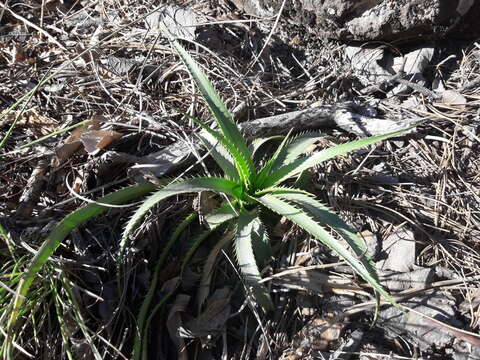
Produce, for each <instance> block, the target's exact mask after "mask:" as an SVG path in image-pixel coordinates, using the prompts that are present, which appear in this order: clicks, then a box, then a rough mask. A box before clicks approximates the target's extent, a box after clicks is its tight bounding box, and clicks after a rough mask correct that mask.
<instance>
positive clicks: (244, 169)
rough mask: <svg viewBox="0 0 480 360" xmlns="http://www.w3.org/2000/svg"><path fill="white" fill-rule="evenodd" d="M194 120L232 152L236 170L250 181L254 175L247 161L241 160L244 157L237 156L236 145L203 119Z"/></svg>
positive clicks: (243, 178)
mask: <svg viewBox="0 0 480 360" xmlns="http://www.w3.org/2000/svg"><path fill="white" fill-rule="evenodd" d="M193 121H194V122H195V123H197V124H198V125H200V126H201V127H202V129H203V130H205V131H206V132H207V133H208V134H209V135H210V136H212V137H213V138H214V139H215V140H217V141H218V142H219V143H220V144H221V145H222V146H223V147H224V148H225V149H226V150H227V151H228V152H229V153H230V155H232V158H233V161H234V162H235V165H236V172H237V173H238V175H239V176H240V178H241V179H242V181H244V182H249V181H250V180H249V179H250V177H252V176H253V175H252V173H251V172H250V170H249V169H248V167H247V166H246V165H245V163H244V162H243V161H241V158H242V157H241V156H235V154H236V152H237V149H236V148H235V146H234V145H233V144H231V143H230V142H228V141H227V140H226V139H225V137H224V136H222V135H221V134H219V133H218V132H217V131H215V130H213V129H211V128H210V127H208V126H207V125H205V124H204V123H202V122H201V121H199V120H197V119H193ZM239 159H240V161H239ZM219 166H221V164H220V163H219Z"/></svg>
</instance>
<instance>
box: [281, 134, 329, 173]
mask: <svg viewBox="0 0 480 360" xmlns="http://www.w3.org/2000/svg"><path fill="white" fill-rule="evenodd" d="M320 138H321V136H320V134H318V133H313V132H307V133H303V134H299V135H297V136H296V137H294V138H292V139H291V140H290V141H289V143H288V145H287V147H286V149H285V157H284V158H283V159H279V160H282V161H281V162H278V163H277V164H275V166H274V167H273V168H272V171H274V170H277V169H279V168H281V167H282V166H285V165H287V164H289V163H291V162H292V161H294V160H296V159H297V158H298V157H299V156H300V155H302V154H303V153H304V151H305V150H306V149H307V148H308V147H309V146H310V145H313V144H315V142H317V141H318V140H319V139H320Z"/></svg>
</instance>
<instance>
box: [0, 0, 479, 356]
mask: <svg viewBox="0 0 480 360" xmlns="http://www.w3.org/2000/svg"><path fill="white" fill-rule="evenodd" d="M158 6H159V5H158V4H157V5H153V4H149V3H144V2H133V1H129V0H126V1H123V2H120V1H118V2H116V1H110V0H107V1H102V2H90V1H75V2H73V1H63V2H62V1H56V0H52V1H43V2H42V1H24V2H20V1H15V0H12V1H9V2H8V3H7V4H4V3H0V9H1V10H0V38H1V41H0V111H1V112H2V115H1V119H0V138H1V140H0V141H1V143H0V144H1V145H0V182H1V186H0V192H1V195H2V196H1V198H0V224H1V225H2V227H3V228H4V231H3V232H2V234H1V236H0V239H1V242H0V268H1V269H2V270H1V272H0V282H1V283H0V284H3V285H5V284H6V285H8V286H7V287H13V288H15V286H16V282H15V281H13V282H12V283H10V282H9V279H10V278H14V274H19V273H20V274H21V272H22V271H25V269H26V266H27V264H28V262H29V261H30V259H31V258H32V257H33V254H35V252H36V249H38V248H39V247H40V246H41V244H42V242H43V240H44V239H45V237H46V235H47V234H48V232H49V230H50V229H51V228H52V226H54V225H55V224H56V223H57V222H59V221H61V220H62V219H63V218H64V217H65V216H66V215H67V214H68V213H69V212H71V211H73V210H75V209H78V208H79V207H80V206H82V205H84V204H85V203H86V201H92V200H95V199H98V198H99V197H101V196H102V195H105V194H108V193H109V192H110V191H112V190H115V189H118V188H120V187H123V186H126V185H128V184H132V183H134V182H136V181H149V179H148V178H147V175H148V174H147V175H145V174H144V178H143V179H139V178H138V176H133V175H132V174H133V172H132V166H134V165H135V164H138V163H142V162H143V163H145V161H146V160H145V159H149V158H148V155H150V154H153V153H157V152H159V151H162V150H165V149H168V147H169V146H170V145H172V144H174V143H176V142H178V141H190V142H192V141H193V139H194V134H195V133H196V132H197V131H198V128H197V127H196V126H195V125H194V124H193V123H192V122H191V121H190V120H189V119H188V118H187V117H185V116H183V115H182V114H183V113H187V114H190V115H191V116H195V117H197V118H199V119H202V120H204V121H206V122H209V121H210V115H209V113H208V109H207V107H206V105H205V104H204V102H203V100H202V99H201V98H200V96H199V94H198V92H197V90H196V89H195V87H194V85H193V83H192V81H191V79H190V78H189V75H188V73H187V72H186V71H185V69H184V68H183V66H182V65H181V62H180V60H179V58H178V57H177V55H176V54H175V52H174V51H173V50H172V49H171V48H170V46H169V43H168V41H166V39H165V38H163V37H162V36H161V33H160V32H159V30H158V27H157V26H156V25H155V24H156V23H158V21H159V20H158V19H159V16H161V15H158V14H159V10H158ZM168 6H174V5H172V3H171V2H169V5H168ZM175 6H180V7H182V8H183V9H187V10H182V11H184V13H180V14H178V13H177V16H180V18H177V20H178V19H181V20H178V21H179V22H180V23H181V25H178V24H177V25H175V24H173V25H172V24H170V26H171V28H170V30H171V31H172V32H174V33H175V34H176V35H178V36H180V37H181V38H183V39H184V40H183V41H182V43H183V44H184V46H185V47H186V48H187V49H188V50H189V52H190V54H191V55H192V56H193V57H194V58H195V59H196V60H197V61H198V62H199V63H200V64H201V66H202V68H203V70H204V71H205V72H206V74H207V76H208V77H209V78H210V80H211V81H212V82H213V83H214V85H215V87H216V89H217V91H218V92H219V94H220V96H221V97H222V99H224V101H225V103H226V105H227V107H228V108H229V109H232V110H234V111H235V114H237V119H238V121H240V122H248V121H252V120H254V119H258V118H265V117H269V116H273V115H277V114H284V113H289V112H293V111H296V110H303V109H309V108H313V107H315V106H318V105H335V104H338V103H345V102H352V103H354V104H355V106H356V108H357V109H359V110H358V111H362V112H363V113H364V114H368V115H369V116H370V117H371V118H372V119H377V120H378V119H389V120H394V121H398V122H402V121H407V120H409V119H417V120H418V119H421V120H422V122H421V123H420V124H419V125H418V126H417V127H416V128H415V129H414V130H412V131H411V132H409V133H408V134H406V135H404V136H402V137H399V138H395V139H393V140H387V141H384V142H382V143H381V144H379V145H378V146H375V147H373V148H368V149H366V150H362V151H356V152H354V153H352V154H350V155H349V156H344V157H340V158H337V159H335V160H332V161H328V162H326V163H324V164H323V165H322V166H319V167H317V168H315V170H314V171H313V172H312V173H311V176H310V178H309V179H308V181H307V186H308V188H309V189H310V190H311V191H313V192H315V194H316V195H317V196H318V198H319V199H320V200H322V201H323V202H324V203H326V204H328V205H329V207H330V208H332V209H333V210H335V211H336V212H338V213H339V214H340V215H341V216H342V218H343V219H345V220H346V221H347V222H348V223H349V224H351V225H352V226H354V227H355V228H356V229H357V230H358V232H359V233H360V234H361V235H362V237H363V238H364V239H365V241H366V242H367V244H368V245H369V248H370V250H371V252H372V255H373V256H374V257H375V259H376V261H377V266H378V267H379V268H381V270H382V271H381V275H382V276H383V280H382V281H383V284H384V285H385V286H386V287H387V288H388V289H389V290H390V291H391V292H392V293H393V294H395V295H396V296H397V297H398V299H399V301H402V303H403V304H405V306H408V307H410V308H412V309H413V310H414V311H412V312H410V313H408V314H404V313H402V312H401V311H399V310H398V309H395V308H393V307H391V306H388V305H385V306H383V307H382V310H381V311H380V313H379V314H378V319H377V321H374V317H375V315H374V309H375V307H374V306H373V304H374V303H372V301H371V300H372V299H371V298H372V296H371V291H370V289H369V288H368V286H366V285H365V284H363V282H362V281H361V280H360V279H358V278H357V277H356V276H355V275H354V274H353V272H352V271H351V270H350V269H349V268H348V267H346V266H345V264H342V263H339V262H338V258H337V257H336V256H335V255H334V254H333V253H331V252H330V251H328V250H327V249H326V248H325V247H324V246H323V245H321V244H320V243H319V242H318V241H316V240H315V239H312V238H311V237H309V236H307V235H306V234H304V233H303V232H301V231H300V230H299V229H298V228H296V227H295V226H292V225H291V224H290V223H288V222H287V221H283V220H282V221H280V222H279V223H278V224H276V225H275V231H274V232H273V233H272V234H270V236H271V241H272V244H273V248H274V250H275V254H274V256H273V257H272V259H271V261H269V262H268V263H267V264H265V267H264V269H263V273H262V275H263V276H264V278H266V282H265V283H266V284H268V286H269V288H270V290H271V293H272V297H273V300H274V303H275V308H276V310H275V311H274V312H273V313H269V314H265V313H263V312H262V311H260V310H259V308H258V307H256V306H255V304H254V303H252V301H249V299H246V298H245V294H244V291H243V286H242V282H241V281H240V279H239V276H238V274H237V272H236V271H235V266H234V265H233V264H234V262H235V259H233V257H232V255H231V253H230V251H229V247H228V246H227V247H225V248H223V250H222V249H221V248H220V249H218V256H217V257H216V258H215V257H213V258H212V257H211V256H210V255H211V254H212V249H214V248H215V245H216V244H217V243H218V242H219V237H220V234H217V235H218V236H216V237H215V236H211V237H209V238H208V239H207V240H206V241H205V242H204V243H202V245H201V246H200V247H199V248H198V249H196V252H195V253H194V255H193V256H192V258H191V259H190V261H189V263H188V264H187V265H186V266H183V265H182V264H181V261H182V259H183V256H184V254H185V253H187V252H188V251H189V249H191V247H192V244H193V241H194V240H193V239H194V237H195V235H196V234H197V233H198V232H200V227H199V226H200V225H198V226H192V227H191V228H189V229H188V230H187V231H186V232H185V233H184V234H183V235H182V236H181V238H180V241H179V242H178V243H177V245H176V246H175V247H174V249H173V250H172V251H171V252H170V253H169V258H168V262H167V266H166V267H165V268H162V269H161V271H160V272H159V273H155V272H154V271H155V264H156V262H157V260H158V258H159V256H160V253H161V250H162V248H163V246H164V245H165V243H166V241H167V239H168V237H169V236H170V234H171V233H172V231H173V230H174V229H175V227H176V225H177V224H178V222H179V221H180V220H181V219H183V218H184V217H185V216H187V214H188V213H189V212H191V211H192V207H193V206H194V202H195V201H194V200H195V199H194V197H193V196H189V197H188V196H186V197H180V198H178V199H176V200H175V201H170V202H166V203H164V204H162V205H159V206H157V207H156V208H155V210H154V211H152V212H151V213H150V214H149V215H148V216H147V218H146V219H145V220H144V223H143V224H142V226H141V227H140V228H139V229H138V231H137V232H136V234H135V238H134V239H133V240H132V243H131V244H130V245H129V251H128V257H127V259H126V260H125V261H126V263H125V264H124V266H125V268H126V269H127V271H126V274H128V275H127V276H126V277H125V278H124V279H121V280H122V281H121V282H122V283H123V286H122V288H121V289H119V287H118V286H117V284H118V278H117V275H118V272H117V250H118V246H119V239H120V237H121V232H122V228H123V226H124V225H125V223H126V221H128V218H129V217H130V216H131V213H132V206H135V205H136V204H133V205H132V206H130V207H119V208H114V209H110V210H109V211H108V212H106V213H105V214H103V215H101V216H99V217H96V218H95V219H94V220H91V221H89V222H88V223H86V224H85V225H83V226H81V227H79V228H78V229H75V230H73V231H72V233H71V234H70V235H69V236H68V237H67V238H66V240H65V241H64V242H63V243H62V244H61V245H60V246H59V248H58V249H57V250H56V252H55V253H54V256H52V257H51V258H50V260H49V261H48V262H47V264H46V266H45V267H44V268H43V269H42V270H41V272H40V273H39V276H38V278H37V279H36V280H35V282H34V285H33V287H32V290H31V291H32V294H31V298H30V302H29V303H28V304H29V305H28V308H27V310H26V311H25V313H23V314H22V316H23V318H24V322H23V326H21V327H19V328H18V329H17V331H18V336H17V338H16V343H17V349H16V353H17V357H16V358H18V359H24V358H25V359H26V358H35V359H64V358H65V359H67V358H68V359H131V358H132V359H133V358H134V357H132V351H133V347H134V339H135V336H136V327H135V324H136V321H137V313H138V310H139V307H140V305H141V303H142V301H143V299H144V298H145V296H146V294H147V292H148V291H149V289H151V288H152V287H151V285H152V282H153V281H154V278H155V276H157V277H156V278H155V280H156V281H158V283H157V284H156V286H155V287H154V288H153V295H152V296H153V297H154V301H153V303H152V308H151V309H150V312H149V314H151V315H152V316H151V318H150V319H149V320H150V321H151V322H150V326H149V328H148V329H147V332H146V333H145V334H143V335H142V337H143V343H142V346H143V348H142V349H143V350H142V351H143V352H142V354H143V356H144V357H143V359H175V358H178V359H222V360H223V359H285V360H286V359H288V360H294V359H385V358H388V359H458V360H459V359H478V358H480V337H478V336H476V335H475V334H477V333H478V331H479V326H480V282H479V279H480V267H479V266H480V253H479V252H480V139H479V136H480V106H479V105H480V81H478V80H479V76H480V45H479V44H480V43H476V42H474V41H471V42H460V41H453V40H450V39H443V40H441V41H437V42H435V43H434V44H425V46H427V45H428V46H432V47H433V48H434V53H433V56H432V59H431V61H430V62H429V64H428V66H426V67H425V68H424V69H423V75H424V77H425V82H424V83H423V85H422V86H423V88H426V89H429V90H432V89H433V90H435V89H438V87H437V85H436V84H438V82H440V83H441V84H443V86H444V88H445V89H447V90H451V92H450V93H449V94H450V96H453V97H454V100H451V99H452V98H449V99H445V97H443V98H442V97H434V98H432V97H429V96H427V95H428V94H427V95H426V93H425V91H422V89H420V90H419V89H418V88H417V89H415V88H414V89H411V88H409V89H407V91H402V92H399V93H396V92H395V91H393V92H392V89H394V88H395V86H397V85H394V84H392V83H385V84H384V85H385V86H384V87H381V88H379V89H376V90H374V91H365V89H366V88H369V87H371V86H372V85H378V83H376V81H377V80H372V79H371V78H368V77H366V78H365V76H363V75H360V74H359V73H358V72H356V71H355V69H354V67H353V66H352V64H351V62H350V60H349V58H348V56H347V50H346V49H347V47H348V46H352V45H355V46H358V45H359V44H346V43H341V42H337V41H334V40H329V39H322V38H320V37H319V36H318V35H317V34H316V33H315V31H312V29H309V28H306V27H304V26H302V25H298V24H293V23H292V22H291V21H289V18H288V14H286V15H285V16H283V17H279V18H278V23H277V22H276V18H252V17H251V16H247V15H245V14H243V13H241V12H239V11H238V10H237V9H236V8H235V6H234V5H233V3H231V2H230V1H222V0H218V1H215V0H213V1H199V2H192V1H177V2H176V4H175ZM162 9H165V7H162ZM174 9H176V10H175V11H179V10H178V8H174ZM198 24H202V25H198ZM369 45H373V46H374V47H376V46H378V47H382V48H386V49H393V48H395V51H394V52H395V54H397V55H398V54H404V53H408V52H410V51H412V50H414V48H412V47H411V46H410V45H409V46H404V45H402V44H398V45H395V46H393V45H389V44H380V45H379V44H369ZM415 46H416V48H418V46H419V45H418V44H416V45H415ZM421 46H423V45H421ZM416 48H415V49H416ZM392 52H393V50H392ZM411 104H414V105H413V106H412V105H411ZM81 122H84V123H82V124H84V125H82V126H76V127H74V125H77V124H79V123H81ZM378 124H379V125H378V126H379V127H381V126H382V125H381V124H382V123H381V122H379V123H378ZM312 130H316V131H320V132H321V134H322V135H324V137H323V138H322V141H321V142H320V143H318V144H316V145H315V149H312V151H315V150H318V149H321V148H323V147H326V146H331V145H332V144H338V143H341V142H345V141H348V140H353V139H355V138H357V135H358V134H355V133H351V132H348V131H345V129H341V128H339V127H337V126H334V125H333V126H327V127H324V128H322V129H312ZM261 136H262V134H258V137H261ZM210 166H211V165H210V163H209V162H208V160H207V161H205V162H204V163H200V162H197V164H196V165H195V166H194V167H193V168H192V169H191V170H190V171H191V172H192V173H199V172H203V171H205V169H207V170H209V169H210V171H215V169H213V170H212V169H211V168H210ZM183 170H184V168H181V165H179V168H177V169H175V170H174V171H173V172H172V173H171V174H169V176H178V175H179V174H180V173H182V171H183ZM212 259H213V260H212ZM212 261H213V263H212ZM206 267H211V268H212V269H213V270H212V271H213V273H212V274H213V275H212V276H211V283H210V287H209V289H208V291H207V300H206V302H205V304H203V305H202V304H201V303H200V304H199V300H198V296H199V295H198V284H199V282H200V279H201V277H202V274H203V272H204V271H205V268H206ZM382 267H383V268H382ZM384 270H385V271H384ZM15 276H16V275H15ZM172 289H173V290H172ZM0 290H1V291H2V292H1V293H0V325H1V326H0V330H1V329H5V324H6V323H4V321H6V319H7V318H8V316H9V311H11V308H10V307H9V306H10V304H11V301H12V298H13V296H14V294H12V293H10V292H9V291H8V290H6V289H5V287H1V288H0ZM166 294H168V296H166ZM2 333H3V334H4V331H3V330H2ZM2 336H3V335H2V334H1V333H0V339H2ZM1 341H3V340H0V342H1Z"/></svg>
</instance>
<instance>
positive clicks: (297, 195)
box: [266, 188, 378, 280]
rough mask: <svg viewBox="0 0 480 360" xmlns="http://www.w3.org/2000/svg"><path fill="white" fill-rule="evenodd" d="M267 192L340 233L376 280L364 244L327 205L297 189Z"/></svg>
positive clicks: (373, 264) (276, 189) (373, 265)
mask: <svg viewBox="0 0 480 360" xmlns="http://www.w3.org/2000/svg"><path fill="white" fill-rule="evenodd" d="M266 191H268V193H270V194H272V195H275V196H277V197H280V198H281V199H283V200H287V201H289V202H291V203H293V204H294V205H297V206H298V207H300V208H302V209H304V210H305V211H307V212H308V213H310V214H312V216H313V218H314V219H315V220H316V221H318V222H320V224H322V225H325V226H328V227H330V228H331V229H332V230H333V231H335V232H336V233H337V234H338V235H340V236H341V237H342V238H343V239H344V240H345V241H346V242H347V243H348V245H349V246H350V248H351V249H352V251H353V252H354V253H355V255H356V256H357V258H358V259H359V260H360V261H361V262H362V264H363V265H364V266H365V268H366V269H367V270H368V272H369V273H370V275H371V276H372V277H373V278H375V279H376V280H378V275H377V270H376V268H375V263H374V262H373V260H372V258H371V257H370V255H369V254H368V251H367V246H366V244H365V243H364V242H363V241H362V240H361V239H360V238H359V237H358V236H357V235H356V234H355V233H354V232H353V231H352V229H351V228H350V227H349V226H348V225H347V224H346V223H345V222H344V221H343V220H342V219H341V218H340V217H339V216H338V215H337V214H335V213H334V212H332V211H331V210H330V209H329V208H328V207H327V206H325V205H324V204H322V203H321V202H319V201H318V200H316V199H315V198H314V195H313V194H310V193H308V192H306V191H302V190H298V189H287V188H270V189H266Z"/></svg>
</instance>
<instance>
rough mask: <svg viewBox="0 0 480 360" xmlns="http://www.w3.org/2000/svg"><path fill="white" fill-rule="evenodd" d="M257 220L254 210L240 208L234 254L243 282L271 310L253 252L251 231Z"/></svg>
mask: <svg viewBox="0 0 480 360" xmlns="http://www.w3.org/2000/svg"><path fill="white" fill-rule="evenodd" d="M258 221H259V219H258V215H257V213H256V212H255V211H252V212H248V211H246V210H241V212H240V216H239V218H238V224H237V232H236V234H235V240H234V245H235V256H236V257H237V262H238V265H239V267H240V272H241V273H242V275H243V277H244V279H245V284H246V285H247V286H248V287H249V288H250V289H251V290H252V292H253V295H254V297H255V299H256V300H257V301H258V303H259V304H260V305H261V306H262V307H263V308H264V309H265V310H267V311H268V310H272V309H273V304H272V300H271V299H270V295H269V294H268V290H267V289H266V287H265V286H264V285H263V284H261V283H260V280H261V279H262V278H261V276H260V272H259V271H258V267H257V262H256V260H255V256H254V254H253V247H252V233H253V230H254V227H255V225H256V224H257V222H258Z"/></svg>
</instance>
